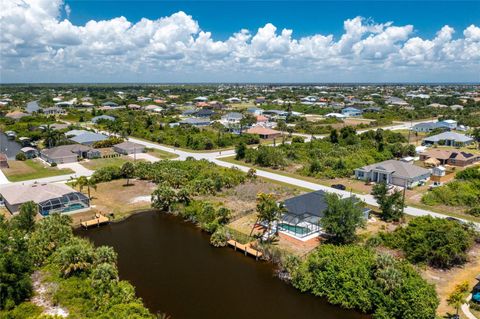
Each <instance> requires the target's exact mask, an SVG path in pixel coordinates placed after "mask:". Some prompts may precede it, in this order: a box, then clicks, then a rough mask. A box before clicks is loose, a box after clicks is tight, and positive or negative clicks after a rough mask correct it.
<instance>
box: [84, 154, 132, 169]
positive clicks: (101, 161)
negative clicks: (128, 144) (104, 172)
mask: <svg viewBox="0 0 480 319" xmlns="http://www.w3.org/2000/svg"><path fill="white" fill-rule="evenodd" d="M126 162H133V158H131V157H129V156H120V157H111V158H95V159H91V160H85V161H81V162H79V163H80V165H82V166H83V167H85V168H88V169H90V170H93V171H94V170H97V169H100V168H103V167H107V166H122V165H123V164H125V163H126Z"/></svg>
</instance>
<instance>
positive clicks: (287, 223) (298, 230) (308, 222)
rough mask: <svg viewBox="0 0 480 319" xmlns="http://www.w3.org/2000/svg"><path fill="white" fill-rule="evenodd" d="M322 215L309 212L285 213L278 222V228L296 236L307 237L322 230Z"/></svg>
mask: <svg viewBox="0 0 480 319" xmlns="http://www.w3.org/2000/svg"><path fill="white" fill-rule="evenodd" d="M320 229H321V228H320V217H318V216H316V215H312V214H309V213H303V214H301V215H297V214H289V213H287V214H284V215H283V216H282V219H281V220H280V222H279V223H278V230H279V231H282V232H285V233H288V234H292V235H294V236H296V237H306V236H309V235H311V234H313V233H315V232H319V231H320Z"/></svg>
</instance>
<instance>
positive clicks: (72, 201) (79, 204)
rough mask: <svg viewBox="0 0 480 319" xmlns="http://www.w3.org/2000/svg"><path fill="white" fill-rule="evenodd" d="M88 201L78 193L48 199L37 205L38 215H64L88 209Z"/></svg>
mask: <svg viewBox="0 0 480 319" xmlns="http://www.w3.org/2000/svg"><path fill="white" fill-rule="evenodd" d="M89 206H90V200H89V199H88V197H87V196H85V195H83V194H82V193H80V192H72V193H68V194H65V195H62V196H61V197H56V198H52V199H48V200H46V201H43V202H40V203H38V207H39V210H40V214H42V215H43V216H48V215H49V214H51V213H55V212H59V213H66V212H71V211H74V210H78V209H83V208H88V207H89Z"/></svg>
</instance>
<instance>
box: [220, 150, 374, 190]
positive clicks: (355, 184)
mask: <svg viewBox="0 0 480 319" xmlns="http://www.w3.org/2000/svg"><path fill="white" fill-rule="evenodd" d="M218 160H220V161H223V162H227V163H231V164H236V165H242V166H246V167H250V168H254V169H258V170H262V171H266V172H270V173H274V174H278V175H283V176H286V177H291V178H296V179H300V180H303V181H305V182H309V183H315V184H319V185H323V186H328V187H331V186H332V185H334V184H342V185H345V186H346V187H347V189H346V191H351V192H354V193H356V194H364V195H365V194H369V191H367V189H366V188H365V183H364V182H362V181H357V180H350V179H347V178H337V179H318V178H315V177H309V176H303V175H300V174H295V173H290V172H285V171H282V170H277V169H273V168H269V167H261V166H256V165H252V164H250V163H245V162H244V161H238V160H236V159H235V156H228V157H222V158H218ZM262 178H264V177H262ZM265 179H268V178H265ZM268 180H270V181H273V180H271V179H268ZM275 182H277V181H275ZM277 183H283V182H277ZM283 184H284V185H290V186H291V184H288V183H283ZM296 187H299V188H301V189H303V190H306V191H312V190H311V189H309V188H305V187H300V186H296Z"/></svg>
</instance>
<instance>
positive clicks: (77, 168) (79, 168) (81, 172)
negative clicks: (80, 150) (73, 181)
mask: <svg viewBox="0 0 480 319" xmlns="http://www.w3.org/2000/svg"><path fill="white" fill-rule="evenodd" d="M58 168H70V169H71V170H72V171H74V172H75V174H72V175H77V176H92V174H93V171H92V170H89V169H88V168H86V167H85V166H83V165H81V164H80V163H68V164H58Z"/></svg>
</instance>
